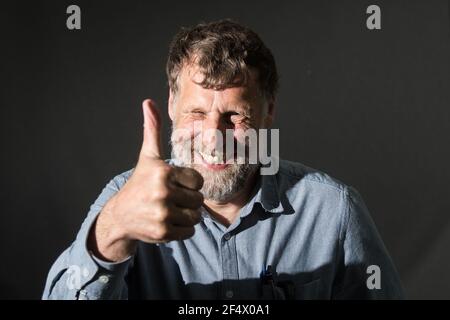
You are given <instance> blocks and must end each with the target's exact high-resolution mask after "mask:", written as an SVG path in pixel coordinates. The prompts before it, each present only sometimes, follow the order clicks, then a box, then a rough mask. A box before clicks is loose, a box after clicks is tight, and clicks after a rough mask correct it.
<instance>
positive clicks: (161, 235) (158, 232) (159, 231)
mask: <svg viewBox="0 0 450 320" xmlns="http://www.w3.org/2000/svg"><path fill="white" fill-rule="evenodd" d="M168 236H169V228H168V227H167V226H166V225H165V224H161V225H159V226H158V227H157V228H156V229H155V231H154V233H153V237H154V238H155V239H156V240H165V239H167V237H168Z"/></svg>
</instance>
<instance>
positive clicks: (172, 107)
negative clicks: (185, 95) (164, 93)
mask: <svg viewBox="0 0 450 320" xmlns="http://www.w3.org/2000/svg"><path fill="white" fill-rule="evenodd" d="M174 100H175V94H174V93H173V92H172V89H169V106H168V107H169V117H170V120H172V121H174V117H175V105H174Z"/></svg>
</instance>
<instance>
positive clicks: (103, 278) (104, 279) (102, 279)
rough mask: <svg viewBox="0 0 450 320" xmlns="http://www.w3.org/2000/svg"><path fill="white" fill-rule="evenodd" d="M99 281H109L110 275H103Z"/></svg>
mask: <svg viewBox="0 0 450 320" xmlns="http://www.w3.org/2000/svg"><path fill="white" fill-rule="evenodd" d="M98 281H100V282H101V283H108V281H109V278H108V276H105V275H103V276H100V277H99V278H98Z"/></svg>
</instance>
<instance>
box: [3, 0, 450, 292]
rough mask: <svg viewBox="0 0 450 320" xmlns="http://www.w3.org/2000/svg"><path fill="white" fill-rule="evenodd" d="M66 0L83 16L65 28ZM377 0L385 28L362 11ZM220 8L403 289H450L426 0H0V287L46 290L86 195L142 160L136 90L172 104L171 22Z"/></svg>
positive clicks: (448, 122)
mask: <svg viewBox="0 0 450 320" xmlns="http://www.w3.org/2000/svg"><path fill="white" fill-rule="evenodd" d="M72 3H75V4H78V5H79V6H80V7H81V9H82V30H81V31H69V30H67V29H66V17H67V15H66V13H65V11H66V7H67V6H68V5H69V4H72ZM370 4H378V5H379V6H380V7H381V9H382V30H378V31H369V30H367V29H366V27H365V22H366V17H367V15H366V13H365V10H366V8H367V6H368V5H370ZM225 17H229V18H234V19H236V20H237V21H239V22H241V23H243V24H246V25H248V26H250V27H252V28H253V29H254V30H255V31H257V32H258V33H259V34H260V35H261V37H262V38H263V40H264V41H265V42H266V44H267V45H268V46H269V47H270V48H271V49H272V51H273V53H274V55H275V58H276V60H277V63H278V67H279V71H280V74H281V91H280V95H279V101H278V111H277V121H276V124H275V127H276V128H280V135H281V155H282V157H284V158H287V159H290V160H295V161H300V162H302V163H304V164H306V165H309V166H312V167H315V168H318V169H321V170H324V171H325V172H327V173H329V174H331V175H332V176H334V177H336V178H338V179H340V180H342V181H344V182H346V183H347V184H351V185H353V186H355V187H356V188H357V189H358V190H359V191H360V192H361V193H362V195H363V197H364V199H365V201H366V203H367V206H368V207H369V209H370V211H371V213H372V215H373V217H374V220H375V222H376V224H377V226H378V228H379V231H380V233H381V234H382V236H383V239H384V241H385V243H386V246H387V247H388V249H389V251H390V253H391V255H392V257H393V259H394V261H395V263H396V265H397V267H398V269H399V272H400V274H401V278H402V280H403V283H404V285H405V288H406V291H407V294H408V297H409V298H450V293H449V289H450V250H449V249H448V245H449V242H450V201H449V199H450V192H449V190H450V188H449V181H450V170H449V164H450V151H449V146H450V143H449V142H450V141H449V140H450V139H449V137H450V129H449V128H450V111H449V103H450V86H449V83H450V81H449V62H450V61H449V57H450V54H449V53H450V50H449V8H448V2H447V1H425V0H424V1H342V0H339V1H337V0H334V1H317V0H314V1H313V0H311V1H295V2H294V1H255V2H253V3H250V2H247V1H245V2H244V1H242V0H240V1H220V2H216V1H211V0H209V1H179V2H174V1H164V2H161V3H157V2H155V1H120V2H117V3H115V4H113V3H112V2H111V1H70V2H69V1H33V2H30V3H26V2H22V1H17V2H16V3H15V4H3V3H2V8H1V13H0V23H1V25H0V26H1V29H0V30H1V31H0V32H1V50H0V51H1V60H0V61H1V79H2V80H1V92H2V94H1V130H2V134H1V161H2V163H1V171H2V172H1V195H0V197H1V217H0V219H1V220H0V228H1V230H0V237H1V238H0V254H1V258H0V259H1V263H0V297H1V298H39V297H40V294H41V292H42V289H43V285H44V281H45V277H46V274H47V271H48V269H49V268H50V266H51V263H52V262H53V261H54V259H56V257H57V256H58V255H59V254H60V253H61V252H62V250H63V249H64V248H65V247H67V246H68V245H69V244H70V242H71V241H72V240H73V239H74V237H75V234H76V232H77V230H78V228H79V226H80V224H81V222H82V220H83V219H84V217H85V215H86V213H87V210H88V207H89V205H90V204H91V202H93V201H94V199H95V198H96V197H97V195H98V194H99V192H100V190H101V189H102V188H103V186H104V185H105V184H106V183H107V182H108V181H109V179H110V178H111V177H113V176H114V175H116V174H118V173H120V172H122V171H125V170H127V169H129V168H131V167H132V166H133V165H134V162H135V160H136V155H137V153H138V150H139V147H140V144H141V128H142V119H141V113H140V112H141V109H140V106H141V101H142V100H143V99H144V98H146V97H152V98H153V99H155V100H156V101H157V102H159V105H160V107H161V108H162V109H163V110H164V111H165V110H166V103H167V86H166V79H165V74H164V64H165V60H166V55H167V47H168V43H169V41H170V39H171V37H172V36H173V35H174V33H175V32H176V31H177V30H178V29H179V27H180V26H187V25H192V24H196V23H197V22H199V21H202V20H206V21H209V20H213V19H219V18H225ZM164 119H165V130H166V137H167V130H168V128H169V126H168V117H167V116H165V118H164ZM166 141H167V139H166ZM167 149H168V148H166V152H167V154H169V153H168V150H167Z"/></svg>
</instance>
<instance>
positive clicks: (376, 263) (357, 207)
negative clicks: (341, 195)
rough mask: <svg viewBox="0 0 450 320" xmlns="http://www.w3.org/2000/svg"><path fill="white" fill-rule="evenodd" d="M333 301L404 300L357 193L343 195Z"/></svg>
mask: <svg viewBox="0 0 450 320" xmlns="http://www.w3.org/2000/svg"><path fill="white" fill-rule="evenodd" d="M344 201H345V202H346V205H345V211H346V212H345V213H344V215H343V217H344V219H343V226H342V230H341V239H340V240H341V245H340V252H339V254H338V268H337V270H338V272H337V275H336V281H335V286H334V288H333V298H334V299H403V298H404V293H403V288H402V285H401V281H400V278H399V276H398V273H397V270H396V268H395V266H394V263H393V261H392V259H391V258H390V256H389V254H388V252H387V249H386V247H385V245H384V243H383V241H382V240H381V237H380V235H379V233H378V231H377V229H376V226H375V223H374V222H373V220H372V219H371V217H370V214H369V211H368V209H367V207H366V205H365V203H364V201H363V199H362V197H361V195H360V194H359V193H358V191H357V190H356V189H354V188H352V187H348V188H347V190H346V192H345V199H344Z"/></svg>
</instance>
